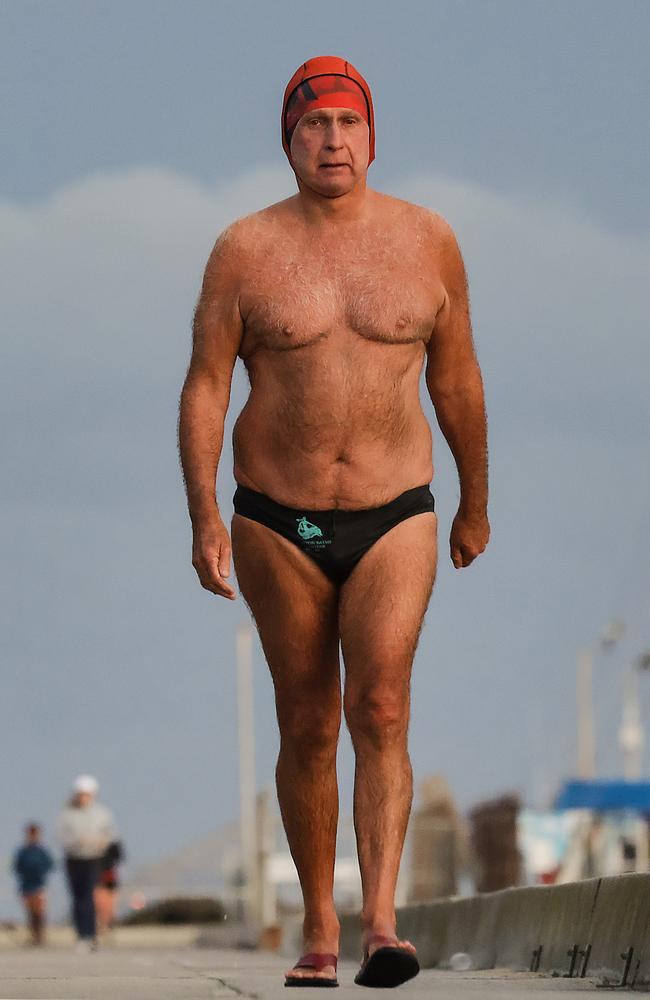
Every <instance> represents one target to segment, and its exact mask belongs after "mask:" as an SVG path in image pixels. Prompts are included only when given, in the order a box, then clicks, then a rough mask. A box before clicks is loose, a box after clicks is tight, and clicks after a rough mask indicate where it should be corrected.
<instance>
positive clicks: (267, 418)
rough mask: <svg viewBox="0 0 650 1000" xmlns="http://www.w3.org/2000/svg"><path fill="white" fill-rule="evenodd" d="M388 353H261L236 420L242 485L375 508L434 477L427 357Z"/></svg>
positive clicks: (312, 504) (318, 504)
mask: <svg viewBox="0 0 650 1000" xmlns="http://www.w3.org/2000/svg"><path fill="white" fill-rule="evenodd" d="M387 350H388V351H390V348H388V349H387V348H386V347H383V348H379V352H378V353H379V358H377V357H375V358H374V359H373V358H372V357H370V356H368V354H366V356H365V357H363V358H356V359H354V361H353V363H349V359H348V361H343V360H342V359H340V358H337V359H335V360H334V361H333V360H332V359H330V362H329V363H324V360H325V359H321V363H319V362H318V360H317V358H315V357H314V356H313V355H312V356H311V357H310V356H309V353H308V352H306V351H305V352H292V353H293V357H287V356H285V357H283V358H282V359H280V360H279V361H278V359H272V358H271V359H260V363H259V365H258V367H257V370H255V371H253V372H251V386H252V388H251V393H250V396H249V399H248V402H247V404H246V406H245V407H244V409H243V410H242V412H241V414H240V416H239V419H238V420H237V423H236V425H235V431H234V454H235V478H236V479H237V481H238V482H239V483H241V484H242V485H244V486H248V487H249V488H251V489H255V490H258V491H260V492H262V493H266V494H267V495H268V496H271V497H273V499H275V500H277V501H278V502H279V503H285V504H287V505H289V506H305V507H306V508H308V509H312V510H317V509H327V508H331V507H341V508H348V509H360V508H364V507H375V506H379V505H381V504H383V503H387V502H388V501H389V500H392V499H393V498H394V497H396V496H398V495H399V494H400V493H402V492H404V490H407V489H410V488H411V487H413V486H420V485H423V484H424V483H427V482H429V481H430V479H431V476H432V474H433V469H432V462H431V432H430V429H429V425H428V422H427V420H426V418H425V416H424V414H423V412H422V408H421V406H420V400H419V392H418V383H419V372H420V367H421V357H420V358H418V357H417V356H416V355H417V352H415V351H414V350H413V348H412V345H411V356H410V357H405V356H404V351H402V356H401V357H400V356H398V355H399V352H397V353H396V354H395V355H393V356H392V357H391V355H390V354H387ZM300 355H303V356H302V357H301V356H300ZM265 360H267V361H268V362H269V363H267V364H264V361H265ZM373 360H374V363H373ZM287 362H289V363H288V364H287Z"/></svg>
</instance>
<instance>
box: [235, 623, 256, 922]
mask: <svg viewBox="0 0 650 1000" xmlns="http://www.w3.org/2000/svg"><path fill="white" fill-rule="evenodd" d="M237 692H238V702H239V803H240V806H239V819H240V836H241V853H242V869H243V874H244V879H245V884H244V886H243V892H242V895H243V901H244V919H245V920H246V922H247V923H249V924H250V923H253V922H255V921H256V919H257V917H258V915H257V913H256V912H255V904H256V899H257V892H256V882H257V858H256V855H257V850H256V843H255V841H256V836H255V736H254V727H253V725H254V724H253V629H252V627H251V625H250V623H248V622H246V623H244V624H242V625H239V626H238V628H237Z"/></svg>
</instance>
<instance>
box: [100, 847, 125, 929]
mask: <svg viewBox="0 0 650 1000" xmlns="http://www.w3.org/2000/svg"><path fill="white" fill-rule="evenodd" d="M122 861H124V848H123V847H122V843H121V841H119V840H113V841H111V843H110V844H109V845H108V847H107V848H106V853H105V854H104V857H103V858H102V860H101V865H100V872H99V882H98V883H97V886H96V887H95V915H96V923H97V935H98V937H100V938H101V937H102V936H103V935H105V934H107V933H108V931H110V930H111V929H112V927H113V924H114V923H115V914H116V910H117V898H118V889H119V887H120V883H119V874H118V870H117V866H118V864H121V862H122Z"/></svg>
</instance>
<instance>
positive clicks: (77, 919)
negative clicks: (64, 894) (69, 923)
mask: <svg viewBox="0 0 650 1000" xmlns="http://www.w3.org/2000/svg"><path fill="white" fill-rule="evenodd" d="M98 791H99V785H98V783H97V780H96V778H93V777H92V776H91V775H89V774H82V775H80V776H79V777H78V778H76V780H75V781H74V784H73V786H72V797H71V798H70V801H69V802H68V804H67V805H66V806H65V808H64V809H63V811H62V812H61V814H60V816H59V819H58V823H57V835H58V839H59V842H60V843H61V846H62V848H63V853H64V856H65V871H66V875H67V879H68V886H69V888H70V893H71V895H72V919H73V923H74V926H75V930H76V932H77V934H78V937H79V941H80V942H81V943H82V944H83V946H84V948H88V949H91V948H94V947H95V945H96V925H95V904H94V899H93V893H94V890H95V886H96V885H97V881H98V879H99V873H100V867H101V859H102V857H103V855H104V854H105V852H106V848H107V847H108V845H109V844H110V843H111V841H114V840H115V839H116V838H117V832H116V829H115V821H114V819H113V816H112V814H111V813H110V811H109V810H108V809H107V808H106V806H104V805H101V803H99V802H97V792H98Z"/></svg>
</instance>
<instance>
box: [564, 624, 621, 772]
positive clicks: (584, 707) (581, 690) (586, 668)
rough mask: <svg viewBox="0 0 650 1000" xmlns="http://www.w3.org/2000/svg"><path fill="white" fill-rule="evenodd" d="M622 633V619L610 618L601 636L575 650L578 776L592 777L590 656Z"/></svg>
mask: <svg viewBox="0 0 650 1000" xmlns="http://www.w3.org/2000/svg"><path fill="white" fill-rule="evenodd" d="M624 632H625V626H624V624H623V622H620V621H612V622H610V624H609V625H608V626H607V628H606V629H605V631H604V632H603V634H602V636H601V637H600V639H599V640H598V642H597V643H595V644H594V645H592V646H588V647H585V648H584V649H581V650H580V651H579V652H578V664H577V678H576V680H577V684H576V688H577V701H578V717H577V730H578V761H577V764H578V777H579V778H583V779H584V780H587V781H589V780H591V779H592V778H595V777H596V729H595V725H594V692H593V676H594V658H595V655H596V653H597V652H599V651H601V650H602V651H605V650H608V649H611V648H612V646H614V645H615V644H616V643H617V642H618V641H619V639H621V637H622V636H623V633H624Z"/></svg>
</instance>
